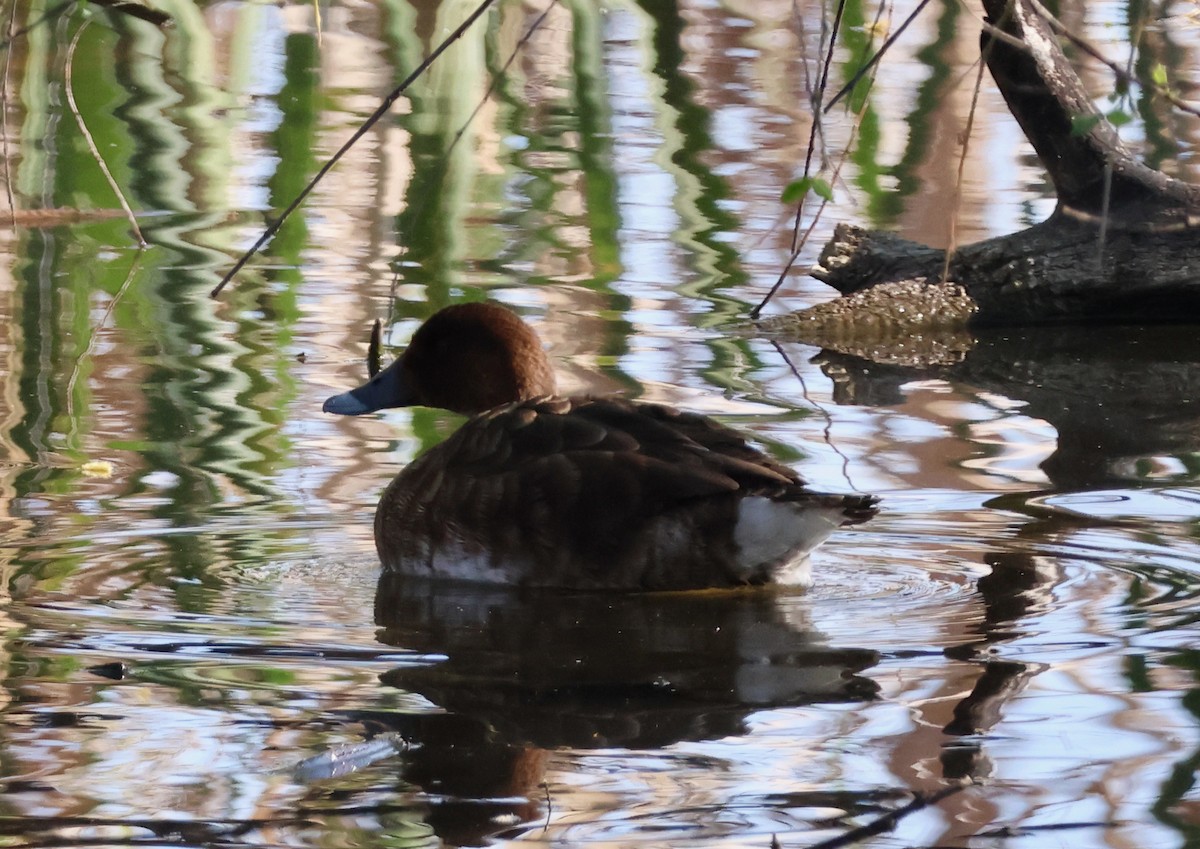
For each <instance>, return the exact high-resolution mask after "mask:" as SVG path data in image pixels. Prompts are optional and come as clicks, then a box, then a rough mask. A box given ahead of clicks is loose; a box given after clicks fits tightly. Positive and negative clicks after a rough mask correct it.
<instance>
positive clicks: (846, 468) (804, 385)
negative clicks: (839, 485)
mask: <svg viewBox="0 0 1200 849" xmlns="http://www.w3.org/2000/svg"><path fill="white" fill-rule="evenodd" d="M771 346H772V347H773V348H774V349H775V353H777V354H779V356H780V357H782V358H783V362H784V365H786V366H787V367H788V369H789V370H790V371H791V372H792V376H793V377H794V378H796V381H797V382H798V383H799V384H800V397H802V398H803V399H804V400H805V401H807V402H808V403H810V404H812V405H813V406H814V407H816V408H817V409H818V410H820V412H821V417H822V418H824V419H825V428H824V431H823V434H822V435H823V436H824V437H825V444H826V445H828V446H829V448H830V449H831V450H832V451H833V453H834V454H837V455H838V456H839V457H841V458H842V480H844V481H845V482H846V486H848V487H850V488H851V489H853V490H855V491H856V492H861V490H859V488H858V487H856V486H855V485H854V481H852V480H851V479H850V458H849V457H847V456H846V455H845V454H844V453H843V452H842V450H841V449H840V448H838V447H837V446H836V445H834V444H833V416H832V415H831V414H830V412H829V410H827V409H826V408H825V407H824V405H822V404H821V403H820V402H819V401H816V400H814V399H813V397H812V396H811V395H809V394H808V382H807V381H806V380H805V379H804V375H802V374H801V373H800V369H798V368H796V365H795V363H793V362H792V358H791V357H789V356H788V355H787V351H785V350H783V346H782V345H780V344H779V342H777V341H776V340H774V339H772V340H771Z"/></svg>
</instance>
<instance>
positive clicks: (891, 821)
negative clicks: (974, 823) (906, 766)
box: [808, 784, 971, 849]
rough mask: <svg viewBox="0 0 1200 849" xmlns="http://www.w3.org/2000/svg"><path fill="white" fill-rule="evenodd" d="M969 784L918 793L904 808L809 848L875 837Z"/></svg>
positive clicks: (829, 848)
mask: <svg viewBox="0 0 1200 849" xmlns="http://www.w3.org/2000/svg"><path fill="white" fill-rule="evenodd" d="M969 786H971V785H969V784H955V785H953V786H952V787H943V788H942V789H941V790H939V791H937V792H936V793H934V794H932V795H930V796H924V795H922V794H920V793H918V794H917V795H916V796H915V797H913V800H912V801H911V802H909V803H908V804H907V805H905V806H904V807H902V808H897V809H896V810H894V811H889V812H888V813H886V814H884V815H883V816H881V817H880V818H879V819H877V820H872V821H871V822H869V823H867V824H866V825H861V826H859V827H858V828H852V829H850V830H849V831H847V832H846V833H845V834H839V835H838V836H837V837H832V838H830V839H829V840H822V841H821V842H820V843H814V844H813V845H812V846H809V847H808V849H842V847H844V846H851V845H853V844H855V843H858V842H859V841H860V840H864V839H866V838H868V837H874V836H875V835H877V834H883V833H884V832H885V831H891V830H892V829H893V828H895V827H896V823H898V822H900V820H902V819H904V818H905V817H906V816H908V815H909V814H913V813H916V812H917V811H919V810H921V809H922V808H926V807H928V806H930V805H936V804H937V803H938V802H940V801H942V800H943V799H946V798H948V797H950V796H953V795H954V794H955V793H961V792H962V791H963V790H966V789H967V788H968V787H969Z"/></svg>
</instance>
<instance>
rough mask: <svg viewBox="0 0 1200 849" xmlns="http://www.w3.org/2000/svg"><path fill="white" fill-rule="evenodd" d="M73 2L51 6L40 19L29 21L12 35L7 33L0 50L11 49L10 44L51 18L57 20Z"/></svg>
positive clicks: (69, 0) (73, 0)
mask: <svg viewBox="0 0 1200 849" xmlns="http://www.w3.org/2000/svg"><path fill="white" fill-rule="evenodd" d="M75 2H76V0H66V2H64V3H59V4H58V5H57V6H51V7H50V8H49V9H47V10H46V11H45V12H44V13H43V14H42V16H41V17H40V18H37V19H36V20H33V21H30V22H29V23H28V24H26V25H25V26H23V27H21V28H20V29H19V30H17V31H16V32H14V33H9V36H8V40H7V41H5V42H4V43H3V44H0V50H7V49H8V48H10V47H12V43H13V42H14V41H16V40H17V39H18V38H20V37H21V36H23V35H25V34H26V33H27V32H30V31H31V30H32V29H33V28H34V27H38V26H41V25H42V24H44V23H45V22H46V21H48V20H50V19H51V18H57V17H58V16H59V15H60V14H62V13H63V12H65V11H67V10H68V9H70V8H71V7H72V6H74V5H75Z"/></svg>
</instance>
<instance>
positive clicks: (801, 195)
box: [779, 177, 833, 203]
mask: <svg viewBox="0 0 1200 849" xmlns="http://www.w3.org/2000/svg"><path fill="white" fill-rule="evenodd" d="M809 192H812V193H813V194H814V195H816V196H817V197H819V198H821V199H823V200H828V201H831V200H833V187H832V186H830V185H829V183H828V181H826V180H822V179H821V178H819V177H801V178H800V179H799V180H793V181H792V182H790V183H788V184H787V186H786V187H785V188H784V190H783V194H782V195H780V198H779V199H780V200H782V201H783V202H784V203H800V202H802V201H803V200H804V199H805V198H806V197H808V193H809Z"/></svg>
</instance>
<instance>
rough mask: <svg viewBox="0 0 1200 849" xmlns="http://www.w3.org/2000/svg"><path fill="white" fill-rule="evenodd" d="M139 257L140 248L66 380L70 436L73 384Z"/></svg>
mask: <svg viewBox="0 0 1200 849" xmlns="http://www.w3.org/2000/svg"><path fill="white" fill-rule="evenodd" d="M141 255H142V248H140V247H139V248H138V251H137V253H135V254H134V255H133V262H132V263H131V264H130V266H129V273H128V274H126V275H125V282H123V283H122V284H121V288H120V289H118V290H117V294H115V295H113V296H112V299H111V300H110V301H109V302H108V306H107V307H105V309H104V315H102V316H101V317H100V323H99V324H97V325H96V327H95V328H94V329H93V330H92V335H91V337H90V338H89V339H88V343H87V347H86V348H84V349H83V351H82V352H81V353H80V354H79V356H78V357H76V358H75V365H74V367H73V368H72V369H71V377H70V378H69V379H68V380H67V418H68V419H69V420H70V421H71V433H72V434H74V433H75V429H76V427H77V424H78V423H77V422H76V420H75V383H76V381H77V380H78V379H79V373H80V371H82V369H83V361H84V360H86V359H87V358H88V357H90V356H91V355H92V352H93V351H94V350H95V349H96V340H97V339H99V338H100V333H101V331H103V330H104V328H105V327H107V326H108V320H109V318H111V317H112V314H113V311H114V310H115V309H116V308H117V304H118V303H119V302H120V301H121V298H122V297H124V295H125V292H126V291H127V290H128V289H129V284H130V283H132V282H133V276H134V274H135V273H136V272H137V269H138V260H139V259H141Z"/></svg>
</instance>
